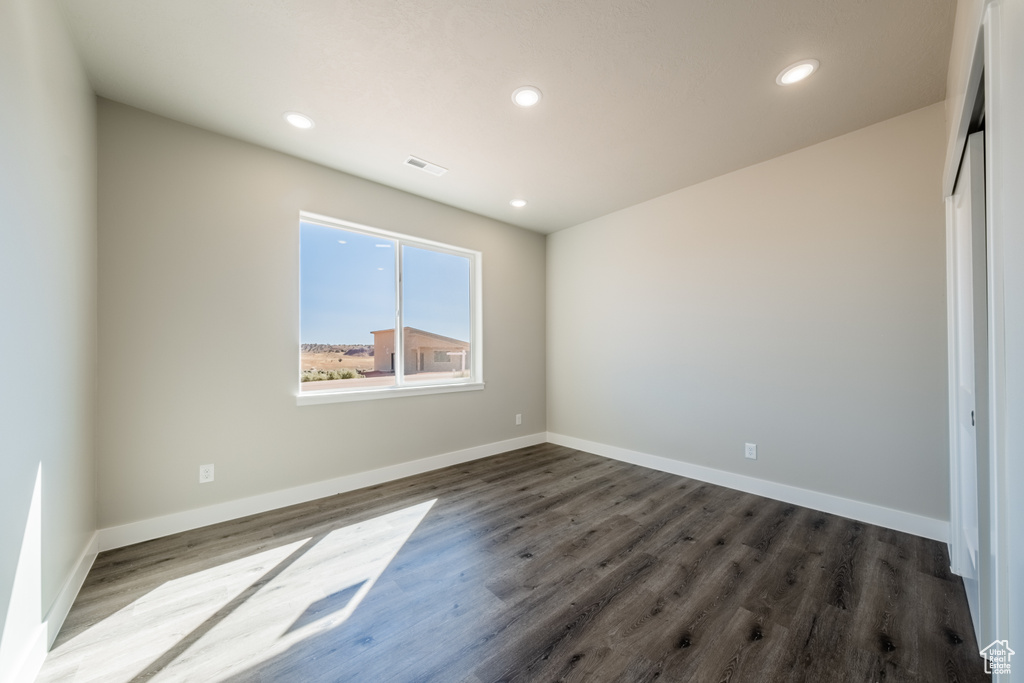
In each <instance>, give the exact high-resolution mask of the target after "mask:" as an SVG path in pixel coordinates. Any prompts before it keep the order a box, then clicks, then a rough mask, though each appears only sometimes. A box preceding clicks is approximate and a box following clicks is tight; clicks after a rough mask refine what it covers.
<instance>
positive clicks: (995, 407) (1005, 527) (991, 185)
mask: <svg viewBox="0 0 1024 683" xmlns="http://www.w3.org/2000/svg"><path fill="white" fill-rule="evenodd" d="M961 2H963V0H961ZM963 8H964V10H965V11H964V13H963V15H962V16H960V11H959V10H960V7H958V26H957V30H959V31H963V32H964V33H965V34H967V35H973V36H975V40H974V41H973V43H972V45H970V46H967V47H971V48H973V49H965V50H964V51H963V52H962V53H960V54H958V55H954V58H955V59H956V60H958V61H957V65H958V66H959V67H962V70H961V72H962V73H964V74H966V75H967V78H965V79H964V81H965V82H964V83H963V84H953V85H955V86H956V87H957V89H958V90H957V91H953V92H950V93H948V94H947V95H948V97H950V98H951V102H952V103H953V104H952V106H951V108H950V111H949V114H950V117H951V120H952V124H953V125H952V128H951V130H950V140H949V147H948V148H947V155H946V168H945V174H944V178H943V183H944V184H943V191H944V195H945V196H946V197H949V196H950V194H951V193H952V190H953V183H954V180H955V178H956V171H957V168H958V166H959V161H960V153H961V151H962V149H963V143H964V140H965V139H966V133H967V130H968V127H969V124H970V119H971V115H972V112H973V107H974V103H975V101H976V95H977V93H978V91H979V83H981V76H982V73H984V88H985V92H984V97H985V116H986V120H985V129H986V135H985V175H986V197H985V215H986V216H985V217H986V224H987V230H988V248H987V260H988V263H987V266H988V268H987V270H988V297H989V305H988V308H989V326H988V331H989V335H988V336H989V340H988V350H989V359H988V360H989V373H988V375H989V387H988V392H987V393H988V398H989V430H988V434H989V439H988V442H989V446H988V448H989V456H990V467H989V476H988V477H987V478H986V481H984V482H979V488H981V487H986V488H987V489H988V490H987V491H986V492H984V493H985V494H987V496H988V503H989V504H988V505H987V506H985V507H986V510H985V511H986V512H987V513H988V514H987V516H988V518H989V519H988V524H987V525H986V526H985V528H984V529H982V530H980V531H981V533H984V534H987V535H988V539H989V541H990V544H989V545H990V547H989V553H988V556H987V557H986V558H983V559H984V560H986V562H987V565H988V567H987V569H986V570H985V571H984V572H983V575H982V576H981V579H982V581H983V582H984V584H983V591H985V592H987V595H988V597H987V599H985V600H984V601H983V602H984V603H986V606H987V608H988V610H989V615H990V617H989V618H986V619H985V623H983V624H982V627H983V628H982V629H981V631H982V636H983V638H985V639H987V638H988V637H989V636H992V639H993V640H996V639H1006V640H1008V641H1009V643H1010V647H1012V648H1015V649H1016V650H1017V651H1018V652H1020V651H1021V650H1020V647H1021V644H1022V643H1024V581H1022V580H1021V577H1022V576H1024V194H1022V193H1021V191H1020V188H1021V187H1024V134H1022V130H1024V128H1022V124H1021V122H1022V121H1024V70H1022V69H1021V68H1020V64H1022V63H1024V0H980V1H975V2H964V4H963ZM961 88H962V89H963V90H960V89H961ZM948 217H949V213H948V212H947V220H948ZM951 349H952V347H951ZM950 391H951V392H953V391H954V387H952V386H951V387H950ZM951 408H952V404H951ZM954 417H955V413H951V415H950V419H951V420H953V419H954ZM951 447H952V443H951ZM950 484H951V489H952V488H954V487H955V481H953V480H951V482H950ZM951 541H952V537H951ZM954 550H955V549H954V548H952V547H951V552H953V551H954ZM987 644H988V641H987V640H986V642H983V643H979V647H985V646H986V645H987ZM1018 661H1019V655H1018V659H1017V660H1015V661H1014V662H1013V668H1014V669H1015V672H1014V673H1015V674H1016V675H1015V676H1013V675H1010V676H1005V677H1004V676H995V677H994V678H993V680H994V681H1001V682H1002V681H1010V680H1011V679H1012V680H1013V681H1018V680H1024V676H1021V671H1020V669H1024V661H1022V662H1021V663H1020V664H1018Z"/></svg>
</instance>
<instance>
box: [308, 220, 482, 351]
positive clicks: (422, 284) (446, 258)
mask: <svg viewBox="0 0 1024 683" xmlns="http://www.w3.org/2000/svg"><path fill="white" fill-rule="evenodd" d="M300 246H301V250H302V251H301V254H302V281H301V287H302V294H301V297H302V301H301V305H302V329H301V331H300V336H301V340H302V343H303V344H371V343H373V335H372V334H370V333H371V332H373V331H374V330H382V329H389V328H393V327H394V326H395V249H396V248H397V245H396V243H395V241H393V240H389V239H384V238H381V237H373V236H371V235H364V234H361V233H357V232H350V231H348V230H341V229H338V228H328V227H325V226H322V225H317V224H315V223H306V222H305V221H303V222H302V224H301V245H300ZM403 249H404V252H403V254H402V259H403V260H404V265H405V274H404V279H403V284H404V290H405V291H404V305H405V325H406V326H408V327H418V328H420V329H422V330H427V331H428V332H434V333H436V334H443V335H445V336H446V337H454V338H455V339H462V340H464V341H469V259H468V258H466V257H463V256H455V255H452V254H445V253H442V252H436V251H431V250H428V249H421V248H418V247H409V246H406V247H404V248H403Z"/></svg>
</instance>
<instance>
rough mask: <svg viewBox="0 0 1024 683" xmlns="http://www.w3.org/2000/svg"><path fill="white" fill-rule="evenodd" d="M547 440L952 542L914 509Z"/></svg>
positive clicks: (559, 437) (944, 526)
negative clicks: (889, 506)
mask: <svg viewBox="0 0 1024 683" xmlns="http://www.w3.org/2000/svg"><path fill="white" fill-rule="evenodd" d="M547 440H548V441H549V442H550V443H553V444H557V445H559V446H567V447H569V448H575V449H576V450H580V451H585V452H587V453H593V454H595V455H600V456H604V457H606V458H612V459H613V460H621V461H622V462H628V463H631V464H633V465H640V466H641V467H647V468H650V469H652V470H659V471H661V472H669V473H670V474H678V475H680V476H683V477H688V478H690V479H697V480H700V481H706V482H708V483H709V484H717V485H719V486H725V487H728V488H731V489H736V490H737V491H744V492H746V493H753V494H756V495H758V496H764V497H765V498H772V499H775V500H781V501H783V502H785V503H792V504H794V505H800V506H801V507H807V508H811V509H813V510H820V511H821V512H828V513H830V514H833V515H839V516H840V517H847V518H849V519H856V520H858V521H860V522H867V523H868V524H875V525H878V526H883V527H886V528H889V529H895V530H896V531H904V532H906V533H908V534H914V535H915V536H923V537H924V538H930V539H933V540H936V541H941V542H943V543H948V541H949V522H947V521H944V520H941V519H934V518H932V517H924V516H922V515H916V514H914V513H912V512H904V511H903V510H894V509H892V508H887V507H882V506H881V505H875V504H873V503H865V502H862V501H859V500H851V499H849V498H842V497H840V496H833V495H831V494H828V493H821V492H820V491H812V490H810V489H804V488H799V487H797V486H789V485H788V484H779V483H777V482H774V481H767V480H765V479H758V478H756V477H748V476H745V475H742V474H735V473H733V472H726V471H724V470H718V469H714V468H712V467H704V466H702V465H694V464H692V463H688V462H682V461H680V460H673V459H671V458H665V457H662V456H660V455H650V454H648V453H641V452H639V451H631V450H628V449H626V448H619V447H618V446H609V445H607V444H602V443H597V442H596V441H586V440H585V439H577V438H576V437H574V436H565V435H564V434H555V433H554V432H548V435H547Z"/></svg>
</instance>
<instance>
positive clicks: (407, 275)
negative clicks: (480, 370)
mask: <svg viewBox="0 0 1024 683" xmlns="http://www.w3.org/2000/svg"><path fill="white" fill-rule="evenodd" d="M469 291H470V262H469V258H467V257H465V256H457V255H455V254H449V253H445V252H441V251H433V250H431V249H423V248H420V247H410V246H404V247H402V307H403V313H404V315H403V325H404V330H403V337H402V338H403V340H404V346H405V366H404V368H405V381H406V384H424V383H430V384H440V383H446V382H456V381H466V380H467V379H468V378H469V377H470V374H471V373H470V369H471V368H472V362H473V359H472V355H471V349H470V342H469V340H470V338H471V337H470V328H471V325H472V320H471V316H470V299H469Z"/></svg>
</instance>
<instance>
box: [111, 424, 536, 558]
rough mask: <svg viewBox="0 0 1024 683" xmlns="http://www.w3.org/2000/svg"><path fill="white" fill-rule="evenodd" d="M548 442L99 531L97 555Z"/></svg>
mask: <svg viewBox="0 0 1024 683" xmlns="http://www.w3.org/2000/svg"><path fill="white" fill-rule="evenodd" d="M546 437H547V434H546V433H544V432H540V433H538V434H530V435H527V436H520V437H517V438H515V439H508V440H506V441H497V442H495V443H489V444H484V445H482V446H474V447H472V448H466V449H464V450H461V451H453V452H451V453H442V454H441V455H435V456H432V457H429V458H421V459H420V460H412V461H410V462H403V463H399V464H397V465H391V466H389V467H381V468H380V469H376V470H370V471H369V472H359V473H357V474H349V475H346V476H343V477H338V478H336V479H328V480H327V481H318V482H315V483H312V484H306V485H304V486H296V487H294V488H289V489H282V490H280V491H271V492H269V493H263V494H260V495H257V496H251V497H249V498H242V499H239V500H232V501H229V502H226V503H218V504H217V505H210V506H207V507H203V508H197V509H194V510H186V511H184V512H176V513H173V514H170V515H164V516H162V517H154V518H152V519H144V520H141V521H139V522H132V523H130V524H123V525H121V526H115V527H108V528H106V529H100V530H99V531H98V532H97V533H98V536H99V549H100V550H101V551H103V550H111V549H113V548H121V547H123V546H126V545H131V544H133V543H141V542H142V541H149V540H152V539H154V538H160V537H161V536H168V535H170V534H176V533H178V532H181V531H188V530H189V529H198V528H199V527H204V526H207V525H210V524H217V523H219V522H226V521H228V520H232V519H238V518H239V517H246V516H248V515H255V514H258V513H260V512H267V511H269V510H276V509H277V508H282V507H287V506H289V505H296V504H297V503H305V502H307V501H310V500H316V499H317V498H326V497H327V496H333V495H335V494H338V493H344V492H345V491H353V490H355V489H361V488H365V487H367V486H374V485H376V484H383V483H384V482H388V481H393V480H395V479H401V478H402V477H408V476H412V475H414V474H422V473H423V472H430V471H431V470H437V469H441V468H442V467H448V466H450V465H458V464H460V463H464V462H469V461H470V460H477V459H479V458H486V457H488V456H491V455H497V454H499V453H504V452H506V451H512V450H515V449H517V448H525V447H527V446H535V445H537V444H541V443H544V441H545V439H546Z"/></svg>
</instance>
